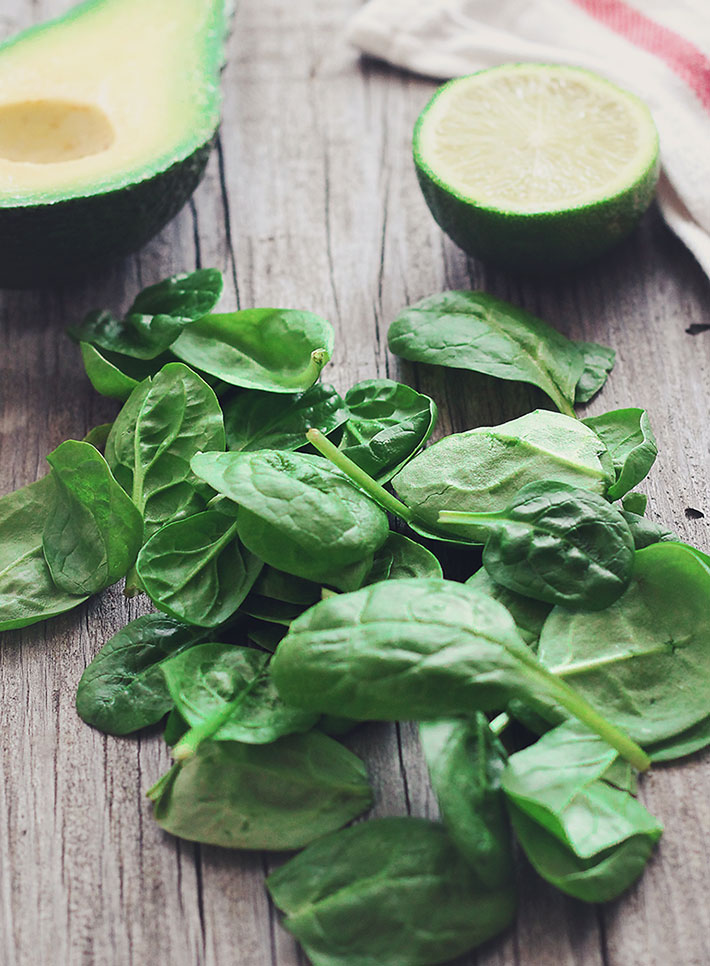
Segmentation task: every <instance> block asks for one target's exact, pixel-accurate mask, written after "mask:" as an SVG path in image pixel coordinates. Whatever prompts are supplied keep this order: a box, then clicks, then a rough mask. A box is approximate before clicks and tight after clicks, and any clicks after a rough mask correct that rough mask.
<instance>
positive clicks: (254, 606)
mask: <svg viewBox="0 0 710 966" xmlns="http://www.w3.org/2000/svg"><path fill="white" fill-rule="evenodd" d="M306 607H308V604H292V603H290V602H289V601H286V600H277V599H276V598H274V597H262V596H261V594H249V596H248V597H247V599H246V600H245V601H244V603H243V604H242V606H241V613H242V614H246V615H247V616H248V617H254V618H256V619H257V620H260V621H266V622H268V623H269V624H283V626H284V627H288V626H289V625H290V623H291V621H293V620H295V619H296V618H297V617H298V616H299V614H302V613H303V611H304V610H305V608H306Z"/></svg>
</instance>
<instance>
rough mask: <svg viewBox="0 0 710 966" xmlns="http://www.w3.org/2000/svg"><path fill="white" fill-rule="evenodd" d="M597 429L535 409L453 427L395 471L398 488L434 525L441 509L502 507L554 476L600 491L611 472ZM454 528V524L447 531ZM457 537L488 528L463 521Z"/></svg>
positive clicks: (481, 536) (481, 538) (474, 536)
mask: <svg viewBox="0 0 710 966" xmlns="http://www.w3.org/2000/svg"><path fill="white" fill-rule="evenodd" d="M603 452H605V447H604V444H603V443H602V442H601V440H600V439H599V438H598V437H597V435H596V434H595V433H594V432H593V431H592V430H591V429H589V428H588V427H587V426H583V425H582V424H581V423H580V422H579V421H578V420H576V419H570V418H569V417H567V416H563V415H562V414H560V413H551V412H547V411H546V410H537V411H536V412H533V413H529V414H528V415H526V416H521V417H520V418H519V419H513V420H511V421H510V422H507V423H502V424H501V425H500V426H483V427H480V428H478V429H472V430H469V431H468V432H465V433H456V434H454V435H452V436H446V437H445V438H444V439H441V440H439V441H438V442H436V443H434V444H433V446H429V447H428V449H425V450H424V452H423V453H420V454H419V455H418V456H415V458H414V459H413V460H412V461H411V462H410V463H408V464H407V465H406V466H405V467H404V469H403V470H402V471H401V472H400V473H398V474H397V476H395V478H394V480H393V481H392V482H393V485H394V488H395V490H396V491H397V495H398V496H399V497H400V498H401V499H402V500H403V501H404V502H405V503H406V504H407V505H408V506H409V507H411V508H412V509H413V510H415V512H416V520H417V521H418V522H419V521H421V523H423V524H424V526H425V527H427V528H429V527H431V528H432V530H433V531H434V532H436V530H437V529H438V530H439V532H440V531H441V528H440V527H437V518H438V515H439V511H441V510H466V509H470V508H471V507H475V508H476V509H477V510H479V511H480V512H488V511H495V510H502V509H503V508H504V507H505V506H507V505H508V503H510V501H511V500H512V499H513V498H514V497H515V494H516V493H517V492H518V490H519V489H520V488H521V487H522V486H524V485H525V484H526V483H532V482H535V481H536V480H545V479H549V480H557V481H559V482H561V483H569V484H570V485H571V486H580V487H583V488H584V489H586V490H590V491H592V492H595V493H600V494H602V495H603V494H604V493H605V491H606V488H607V486H608V484H609V483H610V482H611V479H610V477H609V475H608V473H607V471H606V470H605V468H604V466H603V465H602V462H601V460H600V455H601V454H602V453H603ZM449 533H450V534H451V531H449ZM458 535H460V539H462V540H466V541H471V540H473V541H475V542H479V543H484V542H485V540H486V533H485V531H482V530H480V529H477V528H476V527H471V528H470V529H468V528H464V527H461V528H459V533H458V534H454V535H453V536H454V538H455V537H456V536H458Z"/></svg>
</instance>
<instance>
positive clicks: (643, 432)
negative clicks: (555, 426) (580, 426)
mask: <svg viewBox="0 0 710 966" xmlns="http://www.w3.org/2000/svg"><path fill="white" fill-rule="evenodd" d="M582 422H584V424H585V425H586V426H589V428H590V429H593V430H594V432H595V433H596V434H597V436H598V437H599V438H600V439H601V440H603V441H604V444H605V445H606V448H607V449H608V451H609V455H610V456H611V459H612V462H613V464H614V470H615V472H616V480H615V482H614V483H612V484H611V486H610V487H609V490H608V492H607V496H608V497H609V499H610V500H619V499H621V497H623V496H624V495H625V494H626V493H628V492H629V491H630V490H633V488H634V487H635V486H637V485H638V484H639V483H640V482H641V480H643V479H645V478H646V477H647V476H648V473H649V470H650V469H651V467H652V466H653V464H654V461H655V459H656V455H657V453H658V447H657V445H656V439H655V437H654V435H653V431H652V430H651V424H650V422H649V421H648V416H647V415H646V412H645V411H644V410H643V409H615V410H613V411H612V412H610V413H603V414H602V415H601V416H590V417H589V418H588V419H584V420H582Z"/></svg>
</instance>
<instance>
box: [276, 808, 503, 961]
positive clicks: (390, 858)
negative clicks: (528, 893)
mask: <svg viewBox="0 0 710 966" xmlns="http://www.w3.org/2000/svg"><path fill="white" fill-rule="evenodd" d="M266 885H267V888H268V890H269V892H270V893H271V898H272V899H273V901H274V902H275V904H276V905H277V906H278V907H279V908H280V909H282V910H283V912H285V913H286V919H285V920H284V926H285V927H286V929H288V931H289V932H290V933H292V934H293V935H294V936H295V937H296V938H297V939H298V941H299V942H300V943H302V944H303V947H304V949H305V950H306V953H307V955H308V957H309V959H310V961H311V962H312V963H313V966H403V964H405V963H406V966H431V964H432V963H440V962H443V961H444V960H449V959H451V958H452V957H454V956H458V955H459V954H460V953H463V952H465V951H466V950H468V949H472V948H473V947H474V946H477V945H479V943H482V942H484V941H485V940H486V939H489V938H490V937H491V936H494V935H496V933H499V932H501V930H503V929H505V927H506V926H507V925H509V923H510V922H511V921H512V918H513V915H514V912H515V897H514V894H513V892H512V889H511V888H510V887H501V888H499V889H491V888H489V887H487V886H486V885H484V884H483V883H482V882H481V881H480V880H479V879H478V877H477V875H476V873H475V871H474V870H473V869H472V868H471V867H470V866H469V865H468V864H467V863H466V861H465V860H464V858H463V857H462V856H461V855H460V853H459V852H458V851H457V849H456V847H455V845H454V844H453V843H452V841H451V839H450V838H449V836H448V835H447V833H446V830H445V829H444V827H443V826H442V825H440V824H438V823H436V822H430V821H428V820H427V819H423V818H379V819H375V820H374V821H371V822H366V823H365V824H361V825H356V826H354V827H353V828H348V829H345V830H344V831H342V832H336V833H335V834H333V835H329V836H327V837H325V838H322V839H319V841H317V842H315V843H313V844H312V845H310V846H309V847H308V848H307V849H305V850H304V851H303V852H301V854H300V855H297V856H296V857H295V858H293V859H291V860H290V861H289V862H287V863H286V864H285V865H283V866H281V868H280V869H277V870H276V872H272V874H271V875H270V876H269V877H268V879H267V880H266Z"/></svg>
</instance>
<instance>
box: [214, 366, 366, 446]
mask: <svg viewBox="0 0 710 966" xmlns="http://www.w3.org/2000/svg"><path fill="white" fill-rule="evenodd" d="M347 418H348V411H347V409H346V408H345V404H344V403H343V400H342V399H341V398H340V396H339V394H338V393H337V392H336V391H335V389H333V387H332V386H324V385H321V384H320V383H317V384H316V385H315V386H311V388H310V389H307V390H306V391H305V392H302V393H299V394H297V395H285V394H284V393H273V392H259V391H258V390H251V391H249V392H243V393H240V394H239V395H238V396H235V397H234V399H231V400H229V401H228V402H227V403H226V404H225V406H224V428H225V431H226V434H227V449H229V450H233V451H241V452H244V451H246V452H253V451H254V450H259V449H285V450H297V449H301V448H302V447H304V446H306V445H307V441H306V430H307V429H309V428H310V427H311V426H317V427H318V429H320V431H321V432H322V433H324V434H325V435H326V436H327V435H328V434H329V433H332V432H334V431H335V430H336V429H337V428H338V427H339V426H342V425H343V423H344V422H345V421H346V419H347Z"/></svg>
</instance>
